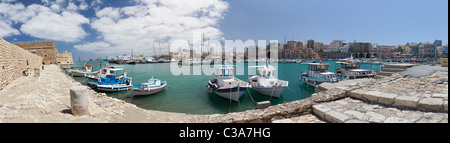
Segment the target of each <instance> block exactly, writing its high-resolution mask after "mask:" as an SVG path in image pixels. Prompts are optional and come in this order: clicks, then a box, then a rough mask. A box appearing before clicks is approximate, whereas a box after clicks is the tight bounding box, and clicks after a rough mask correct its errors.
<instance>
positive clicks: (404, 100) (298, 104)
mask: <svg viewBox="0 0 450 143" xmlns="http://www.w3.org/2000/svg"><path fill="white" fill-rule="evenodd" d="M415 69H416V70H417V67H416V68H415ZM316 89H317V90H316V92H317V93H314V94H313V95H312V96H311V97H310V98H307V99H304V100H298V101H293V102H288V103H284V104H279V105H275V106H271V107H268V108H266V109H255V110H249V111H245V112H239V113H230V114H215V115H205V116H199V117H196V118H193V120H192V121H191V122H200V123H215V122H220V123H317V120H319V122H330V123H448V70H445V69H444V70H438V71H435V72H433V73H430V74H428V75H424V76H421V77H409V76H405V75H403V76H402V75H401V73H396V74H393V75H392V76H390V77H386V78H382V79H357V80H348V81H342V82H338V83H325V84H321V85H320V86H318V87H316ZM311 117H312V118H311Z"/></svg>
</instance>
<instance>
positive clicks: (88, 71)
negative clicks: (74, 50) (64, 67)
mask: <svg viewBox="0 0 450 143" xmlns="http://www.w3.org/2000/svg"><path fill="white" fill-rule="evenodd" d="M94 66H99V65H91V64H84V65H83V66H82V67H84V70H79V69H76V70H74V69H72V70H69V72H70V74H71V75H72V77H84V76H86V75H92V74H97V73H99V71H92V67H94Z"/></svg>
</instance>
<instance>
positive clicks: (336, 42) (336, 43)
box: [330, 40, 345, 50]
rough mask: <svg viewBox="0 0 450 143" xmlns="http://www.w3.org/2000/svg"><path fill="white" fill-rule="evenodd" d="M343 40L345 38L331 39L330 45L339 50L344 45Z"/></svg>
mask: <svg viewBox="0 0 450 143" xmlns="http://www.w3.org/2000/svg"><path fill="white" fill-rule="evenodd" d="M344 41H345V40H333V41H331V43H330V46H336V47H337V49H338V50H339V49H341V48H342V47H343V46H344V45H345V43H344Z"/></svg>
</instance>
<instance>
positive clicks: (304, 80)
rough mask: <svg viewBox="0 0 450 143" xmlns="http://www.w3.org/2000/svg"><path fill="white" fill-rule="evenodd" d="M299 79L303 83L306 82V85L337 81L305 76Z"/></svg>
mask: <svg viewBox="0 0 450 143" xmlns="http://www.w3.org/2000/svg"><path fill="white" fill-rule="evenodd" d="M300 80H302V81H303V82H304V83H306V84H308V85H311V86H314V87H315V86H317V85H319V84H322V83H335V82H338V81H337V80H336V81H331V80H317V79H314V78H309V77H307V76H302V78H301V79H300Z"/></svg>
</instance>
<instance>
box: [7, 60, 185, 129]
mask: <svg viewBox="0 0 450 143" xmlns="http://www.w3.org/2000/svg"><path fill="white" fill-rule="evenodd" d="M79 85H80V83H78V82H76V81H75V80H73V79H72V78H70V77H69V76H67V75H66V74H64V73H63V71H62V70H61V69H60V68H59V67H58V66H57V65H45V70H41V71H40V76H39V77H34V76H23V77H20V78H18V79H17V80H14V81H12V82H11V83H10V84H8V85H7V86H6V87H4V88H3V89H2V90H0V123H2V122H4V123H117V122H118V123H180V122H186V121H188V120H189V118H191V117H192V115H187V114H183V113H169V112H162V111H154V110H145V109H142V108H139V107H136V105H133V104H131V103H127V102H125V101H122V100H119V99H115V98H112V97H108V96H106V94H104V93H96V92H95V91H93V90H87V95H88V97H89V99H88V101H89V102H88V109H89V111H88V112H89V114H88V115H84V116H74V115H72V113H71V110H70V109H71V108H70V106H71V103H70V93H69V89H70V88H71V87H73V86H79Z"/></svg>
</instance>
